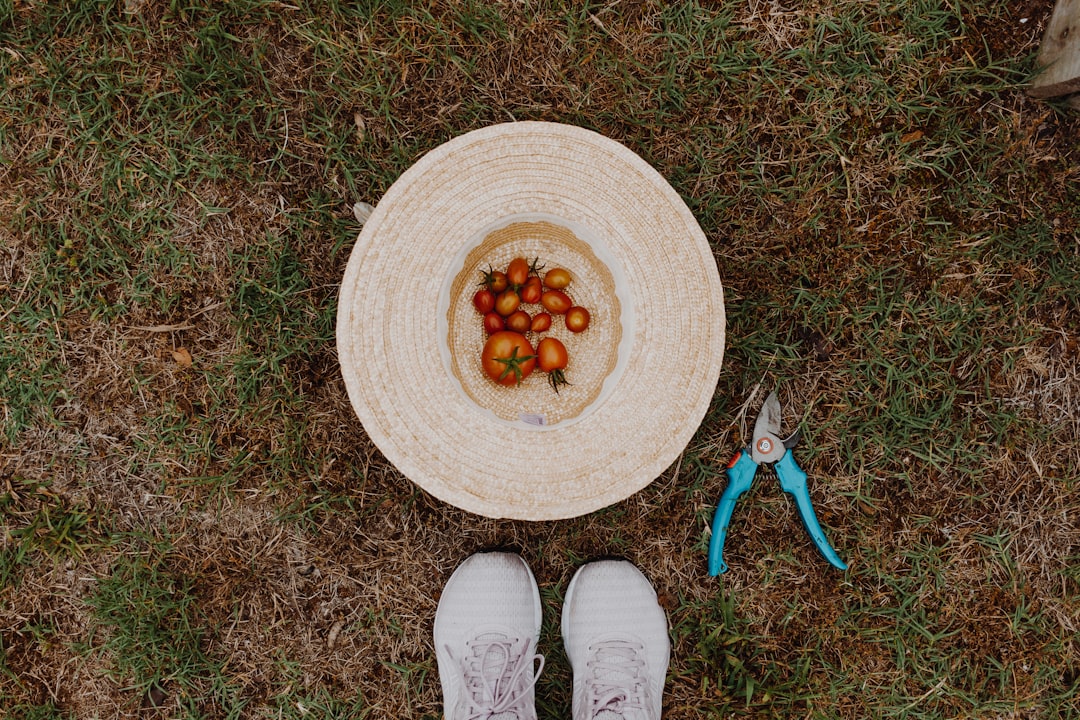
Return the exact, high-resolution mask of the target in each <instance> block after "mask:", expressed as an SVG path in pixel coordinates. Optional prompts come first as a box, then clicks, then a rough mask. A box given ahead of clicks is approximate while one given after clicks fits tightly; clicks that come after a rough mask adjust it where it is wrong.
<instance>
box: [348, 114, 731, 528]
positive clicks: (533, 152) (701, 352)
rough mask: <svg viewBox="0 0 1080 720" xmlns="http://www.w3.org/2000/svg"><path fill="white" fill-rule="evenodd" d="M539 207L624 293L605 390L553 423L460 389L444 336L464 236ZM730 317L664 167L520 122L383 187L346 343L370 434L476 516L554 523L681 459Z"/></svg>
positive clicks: (359, 262) (708, 391) (406, 470)
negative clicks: (589, 249) (509, 416)
mask: <svg viewBox="0 0 1080 720" xmlns="http://www.w3.org/2000/svg"><path fill="white" fill-rule="evenodd" d="M536 218H541V219H543V220H544V221H545V222H548V221H550V222H553V223H556V224H562V225H565V227H567V228H571V229H575V231H576V233H577V234H578V235H580V236H583V237H584V238H585V239H586V240H587V242H588V243H589V244H590V245H592V246H593V249H594V250H596V251H597V255H598V257H601V258H602V259H603V261H604V262H605V263H606V264H608V265H610V269H611V271H612V275H613V276H614V277H615V278H616V279H617V282H616V284H617V285H619V289H618V301H619V304H620V305H625V308H624V310H623V312H622V316H621V317H622V325H621V327H620V330H621V336H620V337H621V340H620V344H619V350H618V363H617V368H614V369H613V370H612V371H611V372H610V373H609V374H608V377H607V382H606V386H605V388H604V390H603V392H598V393H595V394H594V396H593V399H592V401H591V402H590V403H589V405H588V407H587V408H586V409H585V410H583V411H582V412H580V413H578V414H576V415H575V416H574V417H573V418H571V419H569V420H565V421H562V422H558V423H556V424H554V425H550V426H542V427H536V426H534V425H532V424H530V423H529V422H513V421H507V420H506V419H505V418H502V417H499V416H498V415H497V414H496V413H494V412H492V411H491V409H490V408H485V407H483V406H481V404H480V403H479V402H478V401H477V399H476V398H475V397H474V396H473V395H470V393H468V392H463V389H462V381H461V378H460V377H458V376H457V375H455V372H454V370H453V363H452V362H451V358H448V350H447V347H448V343H447V341H446V337H445V334H446V332H447V318H446V307H445V306H446V303H445V297H446V293H447V287H449V285H450V283H449V280H450V279H451V278H453V277H454V276H455V275H456V274H457V273H459V272H460V271H461V264H462V256H463V254H464V251H466V250H467V249H468V248H467V247H466V245H467V243H469V242H475V241H476V240H475V239H476V238H478V237H482V236H483V234H484V232H485V231H486V230H485V229H488V228H499V227H505V226H506V225H507V224H509V223H511V222H513V221H514V220H515V219H536ZM724 328H725V314H724V299H723V288H722V285H721V282H720V277H719V274H718V272H717V268H716V261H715V259H714V258H713V255H712V250H711V248H710V247H709V244H708V241H707V239H706V238H705V235H704V233H703V232H702V230H701V228H700V226H699V225H698V224H697V221H696V220H695V219H694V217H693V214H692V213H691V212H690V210H689V208H687V206H686V204H685V203H684V202H683V201H682V199H681V198H680V197H679V196H678V194H677V193H676V192H675V191H674V189H673V188H672V187H671V186H670V185H669V184H668V183H667V182H666V181H665V180H664V179H663V177H661V176H660V174H659V173H657V172H656V171H655V170H654V169H653V168H652V167H651V166H649V165H648V164H647V163H646V162H645V161H644V160H642V159H641V158H640V157H638V156H637V155H636V154H634V153H633V152H632V151H630V150H629V149H628V148H626V147H625V146H623V145H621V144H619V143H617V142H615V141H613V140H610V139H608V138H605V137H604V136H602V135H599V134H597V133H595V132H592V131H589V130H585V129H582V128H578V127H574V126H569V125H562V124H556V123H545V122H515V123H506V124H501V125H494V126H490V127H487V128H484V129H481V130H476V131H473V132H470V133H467V134H465V135H462V136H459V137H457V138H455V139H453V140H451V141H449V142H447V143H445V144H443V145H441V146H439V147H437V148H435V149H434V150H432V151H431V152H429V153H428V154H427V155H425V156H424V157H422V158H421V159H420V160H419V161H418V162H416V163H415V164H414V165H413V166H412V167H411V168H409V169H408V170H407V171H406V172H405V173H403V174H402V175H401V177H400V178H399V179H398V180H397V181H396V182H395V183H394V184H393V185H392V186H391V187H390V189H389V190H388V191H387V192H386V194H385V196H383V198H382V199H381V200H380V201H379V203H378V205H377V206H376V207H375V210H374V212H372V214H371V216H370V218H368V220H367V222H366V223H365V224H364V227H363V230H362V231H361V233H360V235H359V237H358V239H357V242H356V245H355V246H354V247H353V250H352V254H351V256H350V258H349V263H348V266H347V268H346V271H345V276H344V279H343V282H342V286H341V292H340V297H339V307H338V317H337V345H338V356H339V361H340V363H341V370H342V375H343V377H344V380H345V385H346V388H347V391H348V394H349V399H350V401H351V403H352V406H353V408H354V409H355V411H356V413H357V415H358V417H359V418H360V420H361V422H362V423H363V425H364V429H365V431H366V432H367V433H368V435H369V436H370V437H371V439H372V441H373V442H374V443H375V444H376V446H378V448H379V450H380V451H381V452H382V453H383V454H384V455H385V456H386V458H387V459H388V460H389V461H390V462H391V463H393V464H394V466H395V467H397V469H398V470H400V471H401V472H402V473H403V474H404V475H405V476H406V477H407V478H409V479H410V480H412V481H413V482H415V483H416V484H417V485H419V486H420V487H422V488H424V489H425V490H427V491H428V492H430V493H431V494H432V495H434V496H435V497H437V498H439V499H441V500H443V501H445V502H448V503H450V504H452V505H455V506H457V507H460V508H463V509H465V510H468V511H470V512H474V513H477V514H480V515H485V516H488V517H495V518H513V519H522V520H552V519H560V518H568V517H575V516H578V515H583V514H585V513H589V512H592V511H594V510H598V509H600V508H603V507H606V506H608V505H611V504H613V503H615V502H618V501H620V500H623V499H625V498H627V497H629V496H630V495H632V494H633V493H635V492H637V491H638V490H641V489H642V488H644V487H645V486H646V485H648V484H649V483H651V482H652V481H653V480H654V479H655V478H656V477H657V476H659V475H660V473H662V472H663V471H664V470H665V469H666V468H667V467H669V466H670V465H671V464H672V463H673V462H674V461H675V460H676V459H677V458H678V456H679V454H680V453H681V452H682V451H683V450H684V449H685V447H686V445H687V443H688V442H689V441H690V438H691V437H692V436H693V434H694V432H695V431H696V430H697V427H698V425H699V424H700V423H701V420H702V418H703V417H704V415H705V412H706V411H707V410H708V407H709V404H710V402H711V400H712V397H713V394H714V392H715V387H716V382H717V379H718V378H719V373H720V368H721V364H722V361H723V352H724ZM508 391H509V392H513V391H514V389H513V388H511V389H508Z"/></svg>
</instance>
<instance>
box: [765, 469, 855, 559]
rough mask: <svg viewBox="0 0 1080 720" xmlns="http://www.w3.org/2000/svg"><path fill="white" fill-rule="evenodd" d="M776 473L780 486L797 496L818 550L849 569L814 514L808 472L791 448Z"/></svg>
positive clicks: (805, 521) (807, 527) (801, 512)
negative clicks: (808, 488)
mask: <svg viewBox="0 0 1080 720" xmlns="http://www.w3.org/2000/svg"><path fill="white" fill-rule="evenodd" d="M776 475H777V477H779V478H780V487H781V488H783V490H784V492H786V493H790V494H791V496H792V497H793V498H795V505H796V506H797V507H798V508H799V517H801V518H802V521H803V525H805V526H806V532H808V533H809V534H810V539H811V540H813V541H814V544H815V545H817V549H818V552H820V553H821V554H822V555H823V556H824V557H825V559H826V560H828V561H829V563H831V564H832V566H833V567H836V568H839V569H840V570H847V563H845V562H844V561H843V560H841V559H840V556H839V555H837V554H836V551H835V550H833V548H832V545H830V544H829V541H828V540H826V539H825V533H824V532H823V531H822V530H821V525H820V524H818V519H817V515H815V514H814V506H813V505H812V504H811V503H810V491H809V490H807V489H806V473H804V472H803V471H802V468H800V467H799V465H798V464H797V463H796V462H795V457H794V456H793V455H792V454H791V450H788V451H787V452H786V453H784V456H783V457H782V458H780V460H779V462H777V463H776Z"/></svg>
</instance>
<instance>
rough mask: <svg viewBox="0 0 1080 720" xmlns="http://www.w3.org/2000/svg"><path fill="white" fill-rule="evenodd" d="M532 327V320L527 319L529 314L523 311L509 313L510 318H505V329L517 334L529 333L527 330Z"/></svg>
mask: <svg viewBox="0 0 1080 720" xmlns="http://www.w3.org/2000/svg"><path fill="white" fill-rule="evenodd" d="M530 327H532V318H531V317H529V313H527V312H525V311H524V310H517V311H515V312H512V313H510V316H509V317H507V318H506V329H507V330H513V331H514V332H517V333H526V332H529V328H530Z"/></svg>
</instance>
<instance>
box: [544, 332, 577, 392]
mask: <svg viewBox="0 0 1080 720" xmlns="http://www.w3.org/2000/svg"><path fill="white" fill-rule="evenodd" d="M568 361H569V358H568V357H567V354H566V346H565V345H563V344H562V343H561V342H559V340H557V339H556V338H553V337H546V338H544V339H543V340H541V341H540V344H539V345H537V346H536V362H537V364H538V365H539V366H540V369H541V370H543V371H544V372H546V373H547V374H548V382H549V383H551V387H552V389H554V390H555V392H559V388H560V387H561V386H563V385H569V383H568V382H566V375H565V374H564V373H563V370H564V369H566V364H567V362H568Z"/></svg>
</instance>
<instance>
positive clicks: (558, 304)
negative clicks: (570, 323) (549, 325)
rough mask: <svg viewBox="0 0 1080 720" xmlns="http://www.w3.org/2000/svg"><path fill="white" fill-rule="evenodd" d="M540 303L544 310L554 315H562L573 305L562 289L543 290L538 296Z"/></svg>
mask: <svg viewBox="0 0 1080 720" xmlns="http://www.w3.org/2000/svg"><path fill="white" fill-rule="evenodd" d="M540 304H541V305H543V306H544V309H545V310H547V311H548V312H551V313H554V314H556V315H562V314H563V313H565V312H566V311H567V310H569V309H570V308H571V307H572V306H573V305H574V303H573V302H572V301H571V300H570V298H569V297H568V296H567V295H566V293H564V292H563V291H562V290H545V291H544V294H543V295H541V296H540Z"/></svg>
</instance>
